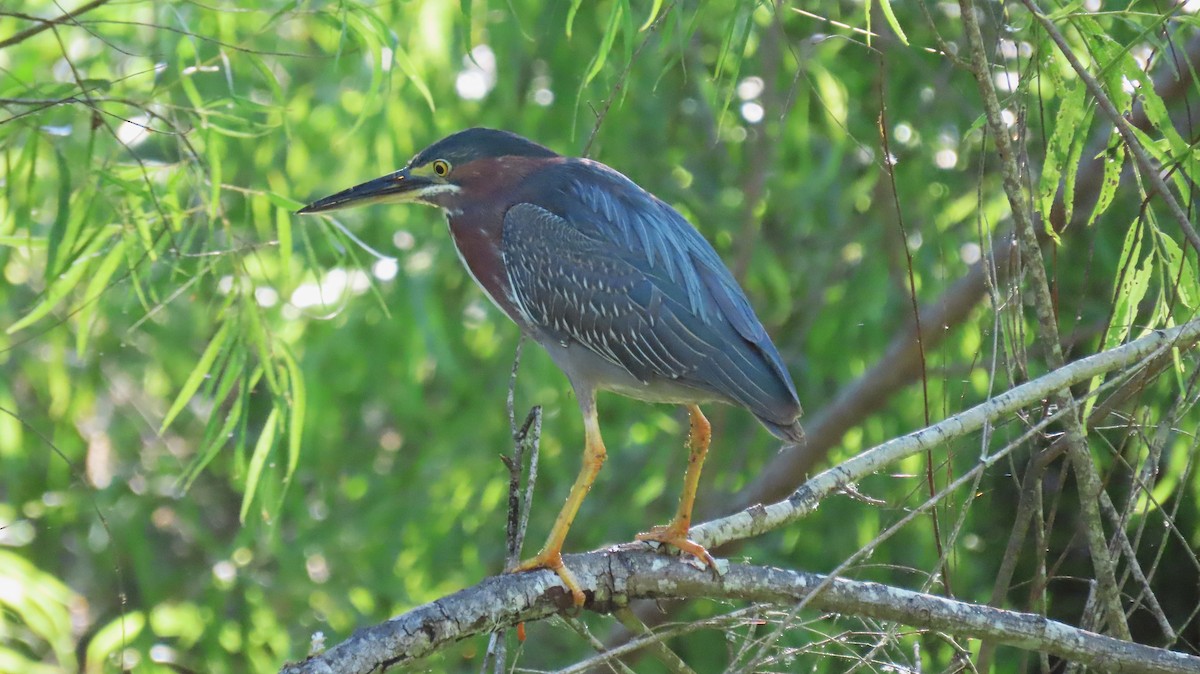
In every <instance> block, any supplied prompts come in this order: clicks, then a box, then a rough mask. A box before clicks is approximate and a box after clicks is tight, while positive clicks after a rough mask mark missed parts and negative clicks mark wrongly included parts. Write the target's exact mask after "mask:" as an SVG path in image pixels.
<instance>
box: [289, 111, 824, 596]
mask: <svg viewBox="0 0 1200 674" xmlns="http://www.w3.org/2000/svg"><path fill="white" fill-rule="evenodd" d="M392 202H415V203H422V204H428V205H431V206H436V207H439V208H441V209H442V210H443V211H444V212H445V213H446V217H447V220H448V222H449V227H450V236H451V238H452V239H453V240H454V245H455V248H456V249H457V250H458V254H459V257H460V258H461V259H462V262H463V264H464V265H465V266H466V268H467V271H468V272H470V274H471V276H472V277H473V278H474V279H475V282H476V283H477V284H478V285H479V287H480V288H482V289H483V292H484V293H485V294H486V295H487V296H488V298H489V299H491V300H492V302H493V303H494V304H495V305H496V306H497V307H499V308H500V310H501V311H503V312H504V313H505V314H506V315H507V316H508V317H509V318H510V319H512V321H513V322H514V323H516V324H517V325H518V326H520V328H521V330H522V332H524V333H525V334H526V335H528V336H529V337H531V338H532V339H534V340H535V341H537V342H538V343H539V344H541V345H542V346H543V347H544V348H545V349H546V351H548V352H549V354H550V357H551V358H552V359H553V360H554V362H555V364H557V365H558V367H559V368H560V369H562V371H563V372H564V373H565V374H566V375H567V378H568V379H569V380H570V382H571V386H572V387H573V388H574V390H575V395H576V397H577V399H578V401H579V408H580V411H582V413H583V422H584V428H585V429H586V433H587V436H586V442H585V444H584V460H583V468H582V470H581V471H580V472H579V477H578V478H577V479H576V480H575V484H574V486H572V487H571V492H570V495H568V496H567V501H566V504H565V505H563V508H562V510H561V511H560V512H559V514H558V518H557V519H556V520H555V522H554V527H553V528H552V529H551V531H550V536H549V538H548V539H547V540H546V544H545V545H544V546H543V547H542V549H541V551H540V552H539V553H538V554H537V555H536V556H534V557H533V558H532V559H529V560H528V561H525V562H523V563H522V564H520V565H519V566H518V567H517V568H516V569H515V570H516V571H525V570H531V569H543V568H545V569H551V570H553V571H554V572H556V573H557V574H558V576H559V577H560V578H561V579H562V581H563V583H564V585H566V587H567V589H568V590H570V592H571V594H572V597H573V599H574V601H575V604H576V605H581V604H582V603H583V601H584V595H583V592H582V591H581V590H580V588H579V584H578V582H577V581H576V580H575V578H574V576H573V575H572V574H571V572H570V570H568V569H567V568H566V567H565V566H563V562H562V556H561V550H562V544H563V539H564V538H566V535H567V530H568V529H569V528H570V526H571V522H572V520H574V518H575V514H576V513H577V512H578V510H579V506H580V504H581V503H582V502H583V499H584V497H585V496H586V495H587V492H588V490H589V489H590V488H591V486H592V482H593V481H594V480H595V478H596V475H597V473H599V471H600V466H601V464H603V463H604V458H605V454H606V452H605V449H604V442H603V441H602V440H601V438H600V426H599V423H598V421H597V419H596V392H597V391H600V390H605V391H613V392H616V393H620V394H622V395H625V396H629V397H632V398H636V399H639V400H645V401H650V402H665V403H676V404H683V405H686V406H687V409H688V411H689V414H690V421H691V424H690V430H689V434H688V449H689V458H688V466H687V472H686V474H685V475H684V487H683V492H682V495H681V496H680V499H679V507H678V510H677V511H676V513H675V517H674V519H672V520H671V522H670V524H668V525H666V526H657V527H654V528H653V529H651V530H650V531H648V532H645V533H642V534H639V535H638V536H637V539H638V540H642V541H657V542H659V543H664V544H668V545H671V546H674V547H676V548H678V549H680V550H682V551H684V552H688V553H691V554H692V555H695V556H696V557H698V558H700V559H701V560H702V561H704V562H705V563H706V564H708V565H709V566H710V567H715V562H714V560H713V558H712V556H711V555H709V553H708V551H707V550H705V549H704V548H703V547H702V546H700V545H699V544H697V543H695V542H693V541H691V540H689V539H688V529H689V527H690V525H691V516H692V504H693V502H694V500H695V496H696V485H697V483H698V482H699V480H700V469H701V466H702V465H703V463H704V456H705V454H706V453H707V451H708V445H709V439H710V437H711V432H710V427H709V424H708V420H706V419H705V418H704V414H703V413H701V411H700V408H699V407H698V404H699V403H702V402H713V401H716V402H723V403H728V404H733V405H738V406H741V407H744V408H746V409H747V410H749V411H750V413H751V414H753V415H754V416H756V417H757V418H758V420H759V421H760V422H762V424H763V425H764V426H765V427H766V428H767V429H768V430H769V431H770V432H771V433H773V434H774V435H775V436H777V437H779V438H780V439H782V440H785V441H788V442H800V441H801V440H802V439H803V437H804V432H803V430H802V429H801V428H800V424H799V422H798V419H799V417H800V414H801V409H800V402H799V400H798V399H797V396H796V387H795V385H794V384H793V383H792V379H791V376H789V374H788V371H787V368H786V367H784V364H783V360H782V359H781V358H780V357H779V352H778V351H776V349H775V346H774V345H773V344H772V343H771V339H770V337H768V336H767V333H766V331H765V330H764V329H763V326H762V323H761V322H760V321H759V320H758V317H757V316H756V315H755V314H754V310H753V309H752V308H751V307H750V303H749V302H748V301H747V300H746V295H745V293H743V292H742V289H741V288H740V287H739V286H738V284H737V281H735V280H734V278H733V276H732V274H730V273H729V270H728V269H726V267H725V265H724V264H723V263H722V262H721V259H720V258H719V257H718V256H717V254H716V252H715V251H714V250H713V249H712V246H710V245H709V244H708V242H707V241H705V240H704V238H703V237H702V236H701V235H700V234H699V233H698V232H697V231H696V230H695V228H693V227H692V226H691V224H689V223H688V221H687V220H685V219H684V218H683V216H682V215H680V214H679V212H678V211H676V210H675V209H673V208H671V207H670V206H669V205H667V204H666V203H664V202H663V201H661V200H659V199H658V198H656V197H655V196H654V195H652V194H650V193H649V192H647V191H645V190H643V189H642V188H641V187H638V186H637V185H636V184H634V183H633V182H632V181H631V180H629V179H628V178H626V177H625V176H623V175H621V174H620V173H618V172H616V171H614V170H613V169H611V168H609V167H607V166H605V165H604V164H601V163H599V162H595V161H592V160H590V159H578V158H571V157H564V156H562V155H559V154H558V153H556V152H554V151H552V150H550V149H548V148H546V147H543V146H541V145H538V144H537V143H534V142H532V141H529V140H527V139H525V138H522V137H521V136H518V135H516V134H512V133H508V132H506V131H496V130H492V129H469V130H466V131H462V132H459V133H456V134H454V135H451V136H448V137H446V138H444V139H442V140H440V141H438V142H436V143H434V144H433V145H431V146H429V147H428V148H426V149H425V150H422V151H421V153H420V154H418V155H417V156H416V157H414V158H413V159H412V161H410V162H409V163H408V165H407V166H405V167H404V168H402V169H400V170H399V171H396V172H394V173H391V174H388V175H386V176H383V177H382V178H377V179H375V180H371V181H369V182H365V183H363V184H361V185H358V186H355V187H351V188H350V189H347V190H344V191H342V192H338V193H337V194H334V195H332V196H329V197H325V198H324V199H320V200H318V201H315V202H313V203H311V204H309V205H308V206H305V207H304V208H302V209H301V210H300V211H299V213H320V212H324V211H332V210H336V209H340V208H348V207H351V206H361V205H364V204H373V203H392Z"/></svg>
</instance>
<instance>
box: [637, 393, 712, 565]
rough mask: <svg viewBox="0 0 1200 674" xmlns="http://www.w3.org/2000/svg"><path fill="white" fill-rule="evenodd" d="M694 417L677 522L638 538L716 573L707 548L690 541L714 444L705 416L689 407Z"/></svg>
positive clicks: (693, 406)
mask: <svg viewBox="0 0 1200 674" xmlns="http://www.w3.org/2000/svg"><path fill="white" fill-rule="evenodd" d="M688 413H689V415H690V417H691V429H690V431H689V432H688V467H687V472H686V473H684V476H683V493H682V494H681V495H680V496H679V509H678V510H676V511H675V519H673V520H671V523H670V524H668V525H666V526H656V527H654V528H653V529H651V530H650V531H647V532H645V533H641V534H638V535H637V540H639V541H657V542H659V543H666V544H668V545H671V546H674V547H676V548H679V549H680V550H682V551H683V552H686V553H689V554H691V555H694V556H696V557H697V558H699V559H700V560H701V561H703V562H704V563H705V564H707V565H708V566H709V567H710V568H713V569H716V568H717V562H716V560H715V559H713V557H712V555H710V554H708V550H705V549H704V546H702V545H700V544H699V543H696V542H695V541H692V540H690V539H688V529H689V528H691V526H692V505H693V504H694V503H695V502H696V487H697V486H699V484H700V469H701V468H702V467H703V466H704V457H705V456H706V455H707V454H708V444H709V442H710V441H711V440H712V426H710V425H709V423H708V419H705V418H704V413H703V412H701V411H700V408H699V407H697V406H696V405H688Z"/></svg>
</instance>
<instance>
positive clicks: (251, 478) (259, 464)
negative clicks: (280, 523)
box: [238, 409, 279, 522]
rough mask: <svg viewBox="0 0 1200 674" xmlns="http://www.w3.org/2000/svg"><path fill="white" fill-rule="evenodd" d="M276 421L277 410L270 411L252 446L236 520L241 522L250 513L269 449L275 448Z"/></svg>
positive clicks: (269, 453)
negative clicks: (244, 486) (240, 506)
mask: <svg viewBox="0 0 1200 674" xmlns="http://www.w3.org/2000/svg"><path fill="white" fill-rule="evenodd" d="M278 420H279V410H277V409H272V410H271V413H270V414H269V415H268V416H267V420H266V422H264V423H263V428H262V432H261V433H260V434H259V436H258V442H257V443H256V444H255V445H254V453H253V454H252V455H251V456H250V466H249V468H248V469H247V471H246V491H245V492H244V493H243V494H242V508H241V510H240V511H239V512H238V520H239V521H241V522H245V521H246V513H248V512H250V504H251V503H253V502H254V495H255V493H257V492H258V486H259V482H260V481H261V480H262V479H263V478H262V472H263V468H264V467H265V466H266V465H267V457H268V456H270V455H271V448H272V447H274V446H275V430H276V424H277V422H278Z"/></svg>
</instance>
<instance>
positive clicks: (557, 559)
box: [513, 550, 587, 608]
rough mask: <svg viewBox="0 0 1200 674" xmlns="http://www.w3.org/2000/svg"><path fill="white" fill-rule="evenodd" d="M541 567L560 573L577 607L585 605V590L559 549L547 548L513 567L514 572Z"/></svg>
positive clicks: (534, 569) (560, 577)
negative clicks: (548, 550)
mask: <svg viewBox="0 0 1200 674" xmlns="http://www.w3.org/2000/svg"><path fill="white" fill-rule="evenodd" d="M540 569H549V570H550V571H553V572H554V573H556V574H558V578H559V580H561V581H562V583H563V585H565V586H566V587H567V591H569V592H570V593H571V600H572V601H573V602H574V603H575V608H579V607H581V606H583V602H584V601H586V600H587V597H585V596H584V594H583V590H582V589H580V587H579V581H578V580H576V579H575V574H573V573H571V570H570V569H568V568H567V566H566V565H565V564H563V560H562V553H561V552H559V551H558V550H554V551H551V552H547V551H545V550H543V551H541V552H539V553H538V554H537V555H536V556H535V557H532V558H530V559H527V560H525V561H523V562H521V563H520V564H518V565H517V567H516V568H515V569H513V573H520V572H522V571H537V570H540Z"/></svg>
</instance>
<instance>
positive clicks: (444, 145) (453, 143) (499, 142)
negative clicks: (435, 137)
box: [412, 128, 558, 166]
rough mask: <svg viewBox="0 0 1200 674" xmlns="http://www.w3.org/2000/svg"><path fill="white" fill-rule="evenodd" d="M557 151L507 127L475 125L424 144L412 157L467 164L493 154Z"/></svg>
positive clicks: (425, 161) (528, 154) (548, 154)
mask: <svg viewBox="0 0 1200 674" xmlns="http://www.w3.org/2000/svg"><path fill="white" fill-rule="evenodd" d="M557 156H558V153H557V152H555V151H553V150H551V149H550V148H547V147H545V146H542V145H538V144H537V143H535V142H533V141H531V140H529V139H527V138H522V137H521V136H518V135H517V134H515V133H510V132H508V131H498V130H496V129H484V128H475V129H467V130H466V131H459V132H458V133H456V134H453V135H450V136H446V137H445V138H443V139H441V140H439V141H438V142H436V143H434V144H433V145H430V146H429V147H427V148H425V149H424V150H422V151H421V153H420V154H418V155H417V156H416V157H415V158H414V159H413V161H412V165H413V166H424V165H425V164H428V163H429V162H431V161H433V160H434V159H445V160H446V161H448V162H450V163H451V164H465V163H467V162H469V161H473V160H475V159H485V158H490V157H557Z"/></svg>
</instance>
